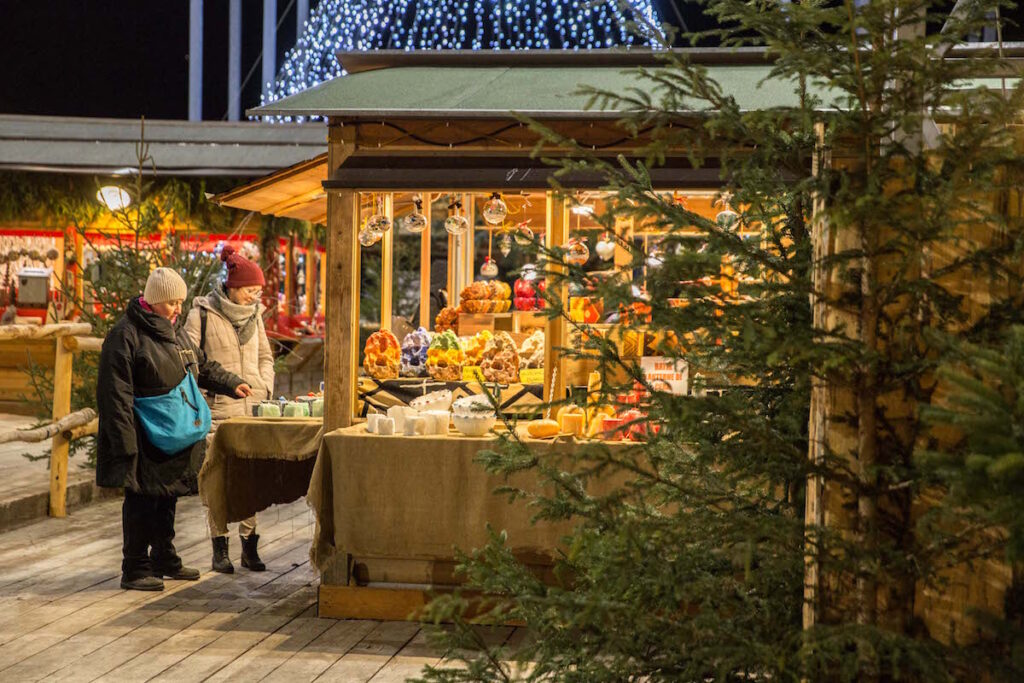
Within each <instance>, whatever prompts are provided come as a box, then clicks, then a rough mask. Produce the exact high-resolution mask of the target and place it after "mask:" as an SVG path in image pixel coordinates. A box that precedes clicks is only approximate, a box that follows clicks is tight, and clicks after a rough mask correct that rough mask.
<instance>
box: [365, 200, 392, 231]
mask: <svg viewBox="0 0 1024 683" xmlns="http://www.w3.org/2000/svg"><path fill="white" fill-rule="evenodd" d="M366 227H367V228H369V229H370V230H372V231H373V232H379V233H381V234H384V233H385V232H387V231H388V230H390V229H391V219H390V218H388V217H387V215H385V213H384V200H383V199H378V200H377V213H375V214H373V215H372V216H370V217H369V218H367V219H366Z"/></svg>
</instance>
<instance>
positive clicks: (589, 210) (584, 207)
mask: <svg viewBox="0 0 1024 683" xmlns="http://www.w3.org/2000/svg"><path fill="white" fill-rule="evenodd" d="M570 211H572V212H573V213H574V214H575V215H577V216H593V215H594V207H593V206H591V205H590V204H577V205H576V206H574V207H572V209H570Z"/></svg>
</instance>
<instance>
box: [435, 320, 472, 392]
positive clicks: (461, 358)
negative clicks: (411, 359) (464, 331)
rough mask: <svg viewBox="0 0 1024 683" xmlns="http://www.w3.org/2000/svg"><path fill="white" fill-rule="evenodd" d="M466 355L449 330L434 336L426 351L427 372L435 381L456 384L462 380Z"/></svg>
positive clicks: (457, 339) (456, 338)
mask: <svg viewBox="0 0 1024 683" xmlns="http://www.w3.org/2000/svg"><path fill="white" fill-rule="evenodd" d="M465 362H466V355H465V354H464V353H463V352H462V347H461V346H459V338H458V337H456V336H455V333H454V332H452V331H451V330H446V331H444V332H442V333H441V334H436V335H434V339H433V340H432V341H431V342H430V348H428V349H427V372H429V373H430V376H431V377H433V378H434V379H436V380H439V381H442V382H456V381H458V380H460V379H462V365H463V364H464V363H465Z"/></svg>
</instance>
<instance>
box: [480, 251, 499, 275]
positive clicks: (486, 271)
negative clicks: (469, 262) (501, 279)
mask: <svg viewBox="0 0 1024 683" xmlns="http://www.w3.org/2000/svg"><path fill="white" fill-rule="evenodd" d="M480 275H481V277H498V264H497V262H496V261H495V260H494V259H492V258H491V257H490V256H488V257H487V258H485V259H484V263H483V265H482V266H480Z"/></svg>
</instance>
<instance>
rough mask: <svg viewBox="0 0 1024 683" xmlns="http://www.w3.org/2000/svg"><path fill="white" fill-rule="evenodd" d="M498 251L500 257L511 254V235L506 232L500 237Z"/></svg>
mask: <svg viewBox="0 0 1024 683" xmlns="http://www.w3.org/2000/svg"><path fill="white" fill-rule="evenodd" d="M498 251H500V252H501V255H502V256H508V255H509V254H511V253H512V235H509V234H508V233H507V232H506V233H505V234H504V235H502V236H501V239H500V240H498Z"/></svg>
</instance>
